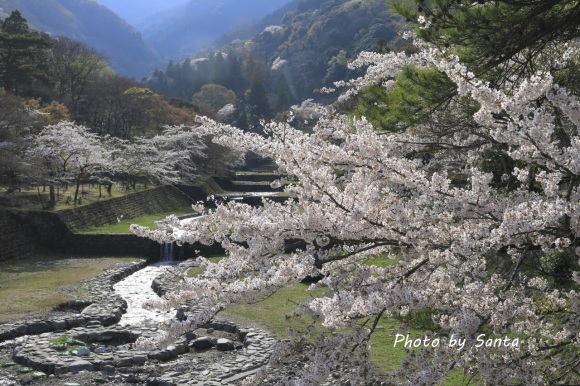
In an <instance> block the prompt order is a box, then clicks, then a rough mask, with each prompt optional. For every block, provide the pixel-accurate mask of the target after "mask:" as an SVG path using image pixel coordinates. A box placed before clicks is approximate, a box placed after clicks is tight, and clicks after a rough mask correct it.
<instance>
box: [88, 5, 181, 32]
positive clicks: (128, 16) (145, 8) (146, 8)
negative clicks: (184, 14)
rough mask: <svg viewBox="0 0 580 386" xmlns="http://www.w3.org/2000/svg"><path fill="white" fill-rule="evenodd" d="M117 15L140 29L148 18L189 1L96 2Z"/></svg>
mask: <svg viewBox="0 0 580 386" xmlns="http://www.w3.org/2000/svg"><path fill="white" fill-rule="evenodd" d="M96 1H97V2H98V3H99V4H102V5H104V6H105V7H107V8H109V9H110V10H111V11H113V12H115V13H116V14H117V15H119V16H121V17H122V18H123V19H125V20H126V21H127V22H128V23H129V24H131V25H132V26H134V27H136V28H137V29H139V23H140V22H141V21H143V19H145V18H146V17H148V16H151V15H156V14H158V13H159V12H163V11H167V10H169V9H171V8H175V7H176V6H178V5H182V4H185V3H187V1H188V0H147V1H143V0H122V1H120V0H96Z"/></svg>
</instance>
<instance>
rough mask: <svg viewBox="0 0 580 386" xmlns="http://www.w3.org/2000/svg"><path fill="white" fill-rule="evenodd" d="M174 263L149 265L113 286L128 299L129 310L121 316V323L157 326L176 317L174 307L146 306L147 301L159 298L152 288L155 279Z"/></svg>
mask: <svg viewBox="0 0 580 386" xmlns="http://www.w3.org/2000/svg"><path fill="white" fill-rule="evenodd" d="M174 265H175V264H174V263H173V262H167V261H161V262H159V263H155V264H152V265H149V266H147V267H145V268H143V269H141V270H139V271H137V272H135V273H134V274H132V275H130V276H128V277H126V278H125V279H123V280H121V281H120V282H118V283H117V284H115V285H114V286H113V289H114V290H115V292H116V293H117V294H118V295H119V296H121V297H122V298H123V299H125V300H126V301H127V312H126V313H125V314H123V316H122V317H121V321H120V322H119V324H120V325H122V326H135V327H138V326H143V327H157V326H158V325H159V324H160V323H163V322H164V321H166V320H169V319H173V318H174V316H175V310H174V309H171V310H159V309H156V308H153V309H150V308H148V307H146V306H145V305H146V304H147V302H150V301H154V300H158V299H159V296H158V295H157V294H156V293H155V292H154V291H153V289H152V288H151V283H152V282H153V279H155V278H156V277H157V276H159V275H161V273H162V272H163V271H165V270H167V269H170V268H171V267H172V266H174Z"/></svg>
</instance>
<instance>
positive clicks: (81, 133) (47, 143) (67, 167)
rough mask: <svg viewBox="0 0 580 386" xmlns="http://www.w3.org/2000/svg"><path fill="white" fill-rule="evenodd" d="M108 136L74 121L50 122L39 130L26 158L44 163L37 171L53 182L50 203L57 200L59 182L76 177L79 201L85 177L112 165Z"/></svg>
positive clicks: (51, 204) (38, 174)
mask: <svg viewBox="0 0 580 386" xmlns="http://www.w3.org/2000/svg"><path fill="white" fill-rule="evenodd" d="M106 140H107V138H106V137H99V136H98V135H96V134H94V133H91V131H90V130H89V129H88V128H87V127H85V126H80V125H77V124H75V123H72V122H60V123H58V124H56V125H49V126H46V127H45V128H44V129H43V130H42V131H41V132H40V133H39V134H37V135H32V136H30V138H29V147H28V149H27V150H26V155H25V157H26V159H27V161H25V162H29V161H36V162H37V165H38V164H39V165H42V166H43V167H42V168H41V169H40V170H38V173H36V179H37V180H39V182H47V183H48V184H49V186H50V203H49V206H50V207H53V206H54V205H55V204H56V197H55V189H54V187H55V184H57V183H70V182H71V181H75V183H76V189H75V196H74V202H75V204H76V203H77V200H78V194H79V187H80V185H81V183H82V182H83V181H84V179H85V178H86V177H87V176H96V175H99V174H102V173H105V172H107V171H109V170H110V169H111V168H112V165H111V160H112V154H111V151H110V149H108V148H107V147H106V146H104V142H105V141H106Z"/></svg>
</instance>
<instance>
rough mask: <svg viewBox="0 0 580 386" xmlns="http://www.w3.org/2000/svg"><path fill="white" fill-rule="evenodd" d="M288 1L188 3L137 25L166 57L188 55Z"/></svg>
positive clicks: (249, 0)
mask: <svg viewBox="0 0 580 386" xmlns="http://www.w3.org/2000/svg"><path fill="white" fill-rule="evenodd" d="M288 2H289V0H244V1H239V0H219V1H206V0H190V1H189V2H188V3H187V4H184V5H182V6H178V7H176V8H173V9H171V10H169V11H167V12H162V13H160V14H157V15H154V16H152V17H150V18H149V19H146V20H145V21H143V22H140V23H139V24H138V27H139V29H140V30H141V31H143V35H144V36H145V38H146V39H147V40H148V41H149V42H150V43H151V45H152V46H153V47H154V48H155V49H156V50H157V51H158V52H159V53H160V54H162V55H163V56H165V57H173V58H175V57H177V56H179V55H183V54H185V55H188V54H192V53H194V52H196V51H197V50H199V49H200V48H203V47H205V46H206V45H208V44H209V43H211V42H212V41H213V40H214V39H216V38H218V37H219V36H221V35H223V34H225V33H228V32H230V31H232V30H236V29H239V28H242V27H245V26H247V25H248V24H251V23H254V22H257V21H258V20H260V19H261V18H262V17H264V16H265V15H267V14H269V13H271V12H273V11H275V10H277V9H278V8H280V7H281V6H283V5H284V4H286V3H288Z"/></svg>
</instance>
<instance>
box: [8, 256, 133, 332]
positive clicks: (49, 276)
mask: <svg viewBox="0 0 580 386" xmlns="http://www.w3.org/2000/svg"><path fill="white" fill-rule="evenodd" d="M137 260H139V259H138V258H136V257H126V258H107V257H100V258H86V257H83V258H75V257H74V256H70V255H52V256H34V257H28V258H24V259H19V260H17V261H11V262H6V263H3V264H1V265H0V299H2V301H1V302H0V323H2V322H8V321H11V320H22V319H31V318H37V317H38V318H40V317H43V316H46V315H47V314H49V313H50V312H51V311H52V310H53V308H54V307H56V306H57V305H59V304H61V303H64V302H66V301H69V300H73V299H75V298H77V296H81V297H82V296H86V288H85V287H84V286H83V284H82V283H83V282H84V281H87V280H89V279H91V278H93V277H95V276H97V275H98V274H99V273H101V272H103V271H105V270H107V269H109V268H113V267H115V266H117V265H118V264H121V263H128V262H132V261H137Z"/></svg>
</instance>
